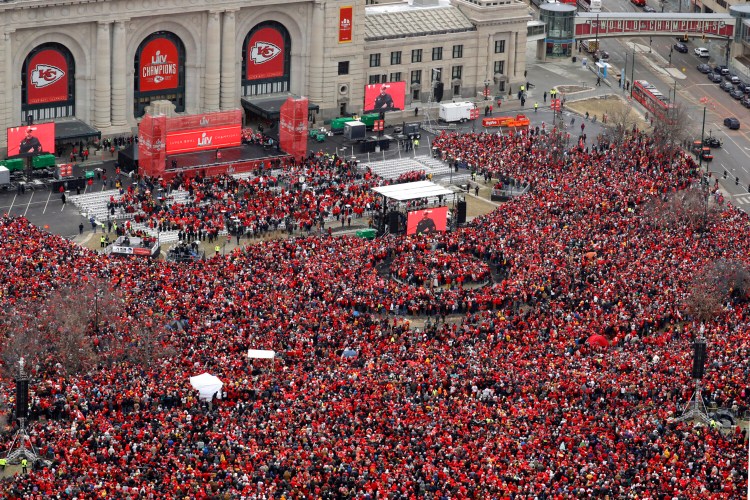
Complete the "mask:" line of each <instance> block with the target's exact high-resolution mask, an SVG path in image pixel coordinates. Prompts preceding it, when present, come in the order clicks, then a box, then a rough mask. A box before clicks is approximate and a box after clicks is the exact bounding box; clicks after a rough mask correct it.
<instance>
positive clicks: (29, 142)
mask: <svg viewBox="0 0 750 500" xmlns="http://www.w3.org/2000/svg"><path fill="white" fill-rule="evenodd" d="M7 137H8V156H9V157H10V156H18V155H27V156H30V155H37V154H40V153H54V152H55V124H54V123H40V124H38V125H31V126H28V127H11V128H9V129H8V136H7Z"/></svg>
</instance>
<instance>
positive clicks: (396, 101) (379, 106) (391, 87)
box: [364, 82, 406, 113]
mask: <svg viewBox="0 0 750 500" xmlns="http://www.w3.org/2000/svg"><path fill="white" fill-rule="evenodd" d="M405 99H406V82H387V83H376V84H375V85H367V86H365V110H364V112H365V113H385V112H387V111H401V110H403V109H404V100H405Z"/></svg>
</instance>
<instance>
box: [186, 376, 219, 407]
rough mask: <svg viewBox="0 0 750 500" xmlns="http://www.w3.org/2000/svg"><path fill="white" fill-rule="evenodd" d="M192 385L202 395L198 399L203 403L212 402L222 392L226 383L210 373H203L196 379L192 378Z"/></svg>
mask: <svg viewBox="0 0 750 500" xmlns="http://www.w3.org/2000/svg"><path fill="white" fill-rule="evenodd" d="M190 385H192V386H193V389H195V390H197V391H198V392H199V393H200V395H199V396H198V397H199V398H200V399H201V400H202V401H211V399H213V397H214V394H216V393H217V392H219V391H221V388H222V387H223V386H224V382H222V381H221V380H219V378H218V377H215V376H213V375H211V374H210V373H201V374H200V375H196V376H195V377H190Z"/></svg>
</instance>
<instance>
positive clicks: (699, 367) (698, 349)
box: [691, 338, 706, 380]
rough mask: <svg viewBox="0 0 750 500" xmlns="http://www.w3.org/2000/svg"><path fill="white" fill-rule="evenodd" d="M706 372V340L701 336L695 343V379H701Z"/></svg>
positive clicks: (693, 373)
mask: <svg viewBox="0 0 750 500" xmlns="http://www.w3.org/2000/svg"><path fill="white" fill-rule="evenodd" d="M705 372H706V340H705V339H702V338H699V339H697V340H696V341H695V343H694V344H693V370H692V372H691V375H692V377H693V380H700V379H702V378H703V375H704V374H705Z"/></svg>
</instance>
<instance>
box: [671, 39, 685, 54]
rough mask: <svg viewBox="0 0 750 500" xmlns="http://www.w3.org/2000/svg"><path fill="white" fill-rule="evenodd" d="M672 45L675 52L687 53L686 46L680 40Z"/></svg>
mask: <svg viewBox="0 0 750 500" xmlns="http://www.w3.org/2000/svg"><path fill="white" fill-rule="evenodd" d="M672 47H674V50H676V51H677V52H682V53H683V54H687V51H688V47H687V45H685V44H684V43H682V42H680V43H676V44H674V45H673V46H672Z"/></svg>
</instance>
